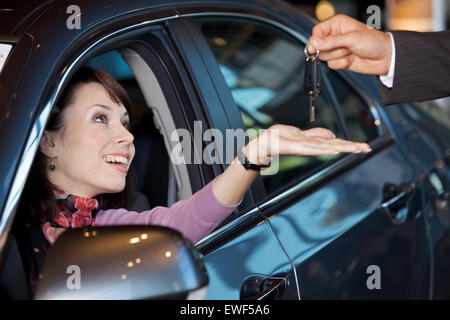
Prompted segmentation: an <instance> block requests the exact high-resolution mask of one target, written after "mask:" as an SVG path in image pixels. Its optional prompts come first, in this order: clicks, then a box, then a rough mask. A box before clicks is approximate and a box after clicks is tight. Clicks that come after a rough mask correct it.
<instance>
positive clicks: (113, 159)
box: [105, 156, 128, 165]
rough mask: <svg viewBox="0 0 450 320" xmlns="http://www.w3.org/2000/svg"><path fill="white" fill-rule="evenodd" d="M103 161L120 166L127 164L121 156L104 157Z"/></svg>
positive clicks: (125, 159) (126, 160)
mask: <svg viewBox="0 0 450 320" xmlns="http://www.w3.org/2000/svg"><path fill="white" fill-rule="evenodd" d="M105 161H106V162H111V163H117V164H121V165H127V164H128V159H127V158H125V157H122V156H106V157H105Z"/></svg>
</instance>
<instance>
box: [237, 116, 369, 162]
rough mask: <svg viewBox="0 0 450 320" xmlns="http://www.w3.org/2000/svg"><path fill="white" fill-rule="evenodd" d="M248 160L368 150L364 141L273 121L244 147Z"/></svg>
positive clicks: (259, 160)
mask: <svg viewBox="0 0 450 320" xmlns="http://www.w3.org/2000/svg"><path fill="white" fill-rule="evenodd" d="M243 151H244V153H245V154H246V155H247V157H248V159H249V161H250V162H253V163H259V164H261V163H264V162H266V161H267V159H268V158H269V157H271V156H277V155H280V156H287V155H291V156H303V157H304V156H319V155H333V154H338V153H368V152H370V151H372V149H371V148H370V147H369V145H368V144H367V143H361V142H353V141H348V140H343V139H337V138H336V137H335V135H334V134H333V132H331V131H330V130H328V129H325V128H313V129H309V130H301V129H299V128H297V127H294V126H289V125H284V124H276V125H273V126H271V127H270V128H269V129H267V130H266V131H264V133H262V134H261V135H259V136H258V137H257V138H255V139H253V140H252V141H250V142H249V143H248V144H247V145H246V146H245V147H244V150H243Z"/></svg>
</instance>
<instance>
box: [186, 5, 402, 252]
mask: <svg viewBox="0 0 450 320" xmlns="http://www.w3.org/2000/svg"><path fill="white" fill-rule="evenodd" d="M213 16H216V17H220V18H223V17H225V18H226V17H229V18H242V19H250V20H256V21H258V22H261V23H267V24H269V25H270V26H272V27H275V28H278V29H279V31H282V32H284V33H287V34H289V35H290V36H292V37H294V38H295V39H296V40H297V41H298V42H299V43H302V44H306V43H307V42H308V38H307V37H306V36H304V35H303V34H302V33H301V31H297V30H295V29H292V28H291V27H289V26H287V25H285V24H283V23H282V22H278V21H277V20H276V19H273V20H272V19H270V18H268V17H261V16H257V15H254V14H250V13H237V12H233V13H230V12H220V11H217V12H210V13H186V14H181V15H180V17H181V18H186V19H195V18H197V17H213ZM192 23H193V24H194V25H195V26H196V23H195V22H192ZM187 29H188V30H189V31H191V32H194V34H195V35H196V36H197V35H198V33H200V35H201V39H196V41H197V43H199V42H201V43H202V44H203V46H202V49H203V55H209V58H210V57H211V56H212V57H214V55H213V53H212V51H211V49H210V48H209V46H208V44H207V41H206V39H205V37H204V36H203V35H202V34H201V31H200V30H199V28H198V27H197V26H196V28H195V27H194V28H193V27H192V26H189V28H187ZM192 29H194V31H192ZM205 44H206V47H207V49H205ZM213 60H214V66H211V65H210V64H211V61H210V60H209V61H208V62H209V64H206V66H207V67H208V68H209V70H216V72H217V73H218V75H219V78H220V79H219V81H217V82H215V83H214V85H215V86H216V87H217V88H218V89H217V90H218V91H221V92H223V91H224V90H225V91H227V93H226V95H227V96H231V90H230V89H229V87H228V85H227V84H226V82H225V78H224V77H223V75H222V73H221V72H220V69H219V66H218V63H217V61H216V59H215V58H214V59H213ZM322 72H323V71H322ZM337 72H339V74H340V75H341V76H342V77H343V79H344V80H345V81H347V84H348V85H349V86H350V87H351V88H352V89H353V90H354V91H355V92H356V93H357V94H358V95H359V96H360V97H361V98H362V100H363V101H365V102H366V106H367V107H368V111H369V112H370V113H371V115H372V116H373V118H374V119H375V120H378V121H380V125H379V126H378V127H379V136H378V137H377V138H375V139H374V140H372V141H369V143H370V145H371V148H372V150H373V151H372V152H371V153H369V154H365V155H362V154H346V155H343V156H342V157H339V158H337V159H335V160H331V161H330V162H327V163H325V164H324V166H320V167H318V168H317V170H314V171H312V172H311V173H310V174H308V175H307V176H304V177H302V178H299V179H294V180H293V181H292V182H290V183H289V184H287V185H286V186H285V187H284V188H282V189H281V190H279V191H277V192H275V193H272V194H270V195H266V196H265V197H263V198H262V199H257V201H256V202H255V205H254V206H253V207H251V208H249V209H248V210H247V211H246V212H244V213H243V214H242V215H239V216H238V217H237V218H235V219H233V220H231V221H226V223H223V224H221V225H220V226H219V227H218V228H217V229H216V230H215V231H213V232H212V233H210V234H209V235H208V236H206V237H205V238H203V239H202V240H200V241H199V242H197V243H196V247H197V248H198V249H199V250H201V251H202V252H204V253H205V252H209V251H210V250H212V249H213V248H215V247H216V246H217V245H219V244H220V243H223V242H224V241H226V239H228V238H229V237H233V236H234V235H236V234H238V233H241V232H242V231H243V230H246V229H248V228H249V227H250V226H251V225H253V224H255V223H260V222H261V221H263V220H264V219H266V217H267V214H269V213H270V214H269V215H270V216H271V215H276V214H277V213H278V212H279V211H280V210H281V209H282V208H284V207H286V206H287V205H289V204H291V203H293V202H297V201H299V200H301V199H302V198H303V197H305V196H306V195H308V194H310V193H311V192H314V190H315V189H317V188H320V186H321V185H323V184H324V183H326V182H327V181H330V180H331V179H335V178H336V177H338V176H339V175H341V174H342V173H344V172H345V171H348V170H350V169H351V168H352V167H354V166H357V165H358V164H359V163H361V162H363V161H366V160H367V159H368V158H371V157H373V156H374V155H375V154H377V153H378V152H380V151H382V150H384V149H385V148H387V147H389V146H390V145H392V144H393V142H394V139H393V136H392V134H391V133H390V131H389V129H388V126H387V125H386V124H385V121H384V120H383V119H382V117H381V114H380V112H379V111H378V109H377V107H376V104H375V102H374V101H373V100H372V99H371V98H370V97H369V96H368V95H367V94H366V93H365V92H364V90H363V88H362V87H360V86H358V85H356V83H355V82H354V81H353V80H352V79H350V78H349V77H348V76H347V75H346V74H345V73H344V72H342V71H337ZM322 74H323V73H322ZM216 77H217V75H216ZM326 81H328V79H327V80H326ZM326 85H329V83H327V84H326ZM328 91H329V93H330V95H332V96H333V98H332V100H333V99H334V100H335V101H332V104H333V108H334V109H335V110H334V111H335V113H336V114H338V115H340V116H338V117H339V118H340V119H337V120H338V121H340V122H341V121H342V120H343V119H344V118H343V114H342V112H341V110H340V105H339V104H338V103H337V100H336V96H335V93H334V90H333V88H332V86H331V85H330V86H329V87H328ZM230 105H231V106H232V105H235V102H234V100H233V103H231V104H230ZM230 105H228V108H224V112H225V113H226V114H227V115H228V118H229V119H232V125H233V127H234V128H245V126H244V124H243V121H242V118H241V116H240V113H239V110H238V108H237V107H235V108H232V107H230ZM222 107H223V106H222ZM340 125H341V126H343V127H344V128H346V132H348V129H347V125H346V123H345V121H344V122H343V123H341V124H340ZM256 179H261V177H260V176H258V177H257V178H256ZM262 212H264V216H263V215H262Z"/></svg>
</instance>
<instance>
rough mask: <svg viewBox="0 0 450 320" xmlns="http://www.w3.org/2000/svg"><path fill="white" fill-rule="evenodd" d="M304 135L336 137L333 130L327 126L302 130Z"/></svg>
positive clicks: (325, 137)
mask: <svg viewBox="0 0 450 320" xmlns="http://www.w3.org/2000/svg"><path fill="white" fill-rule="evenodd" d="M302 133H303V135H305V136H307V137H312V138H313V137H315V138H322V139H334V138H336V136H335V134H334V133H333V131H331V130H328V129H325V128H312V129H309V130H304V131H302Z"/></svg>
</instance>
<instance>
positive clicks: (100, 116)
mask: <svg viewBox="0 0 450 320" xmlns="http://www.w3.org/2000/svg"><path fill="white" fill-rule="evenodd" d="M97 119H100V121H97ZM107 121H108V119H107V118H106V116H105V115H103V114H101V115H98V116H96V117H95V122H105V123H106V122H107Z"/></svg>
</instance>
